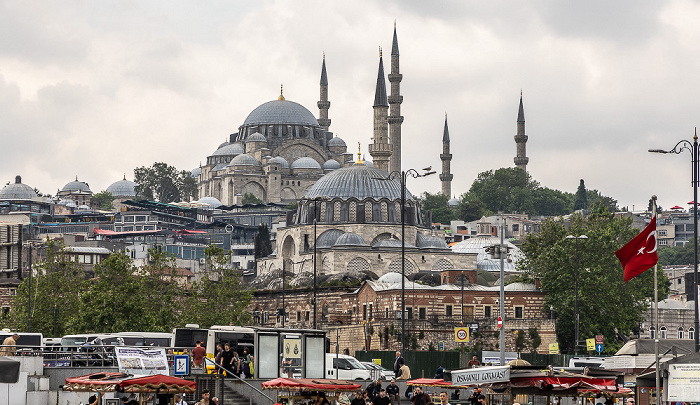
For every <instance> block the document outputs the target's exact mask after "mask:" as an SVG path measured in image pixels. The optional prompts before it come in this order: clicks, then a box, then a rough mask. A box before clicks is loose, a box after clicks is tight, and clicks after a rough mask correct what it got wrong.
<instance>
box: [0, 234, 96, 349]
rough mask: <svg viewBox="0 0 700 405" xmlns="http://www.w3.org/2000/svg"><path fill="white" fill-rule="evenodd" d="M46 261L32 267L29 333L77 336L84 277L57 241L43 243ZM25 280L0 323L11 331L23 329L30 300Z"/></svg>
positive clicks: (78, 266) (27, 283) (27, 284)
mask: <svg viewBox="0 0 700 405" xmlns="http://www.w3.org/2000/svg"><path fill="white" fill-rule="evenodd" d="M45 252H46V258H45V259H44V260H43V261H41V262H40V263H38V264H36V265H34V266H33V268H34V275H33V276H32V278H31V304H32V307H31V331H32V332H40V333H42V334H44V336H54V329H55V331H56V333H55V335H56V336H63V335H66V334H71V333H77V332H79V329H78V328H77V326H76V321H77V319H76V315H77V313H78V311H79V310H80V298H79V297H80V294H81V293H82V292H83V289H84V287H85V284H86V281H85V275H84V273H83V271H82V269H81V268H80V265H78V264H77V263H76V262H75V261H74V260H71V258H70V256H68V255H66V254H65V252H66V250H65V246H64V245H63V243H61V242H60V241H52V240H48V239H47V242H46V250H45ZM29 283H30V279H29V278H28V277H27V278H25V279H24V281H22V284H20V285H19V287H18V288H17V291H16V295H14V296H13V297H12V302H11V305H10V308H11V310H10V312H9V313H8V314H7V315H6V316H5V317H4V319H3V320H2V324H3V325H4V326H5V327H8V328H10V329H12V330H26V326H27V309H28V308H27V306H28V305H27V304H28V301H29Z"/></svg>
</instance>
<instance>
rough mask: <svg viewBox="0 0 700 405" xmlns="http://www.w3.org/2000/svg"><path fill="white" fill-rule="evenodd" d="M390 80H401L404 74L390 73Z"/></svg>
mask: <svg viewBox="0 0 700 405" xmlns="http://www.w3.org/2000/svg"><path fill="white" fill-rule="evenodd" d="M388 76H389V81H390V82H392V83H393V82H400V81H401V79H403V75H402V74H401V73H389V75H388Z"/></svg>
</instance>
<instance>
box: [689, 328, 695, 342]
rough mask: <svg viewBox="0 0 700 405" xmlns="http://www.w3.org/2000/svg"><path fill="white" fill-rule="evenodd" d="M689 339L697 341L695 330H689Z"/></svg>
mask: <svg viewBox="0 0 700 405" xmlns="http://www.w3.org/2000/svg"><path fill="white" fill-rule="evenodd" d="M688 339H690V340H695V328H688Z"/></svg>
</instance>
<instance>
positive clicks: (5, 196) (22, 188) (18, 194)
mask: <svg viewBox="0 0 700 405" xmlns="http://www.w3.org/2000/svg"><path fill="white" fill-rule="evenodd" d="M36 197H37V196H36V193H35V192H34V189H33V188H31V187H29V186H28V185H26V184H22V177H20V176H16V177H15V182H14V183H12V184H8V185H6V186H5V187H3V188H2V190H0V200H31V199H34V198H36Z"/></svg>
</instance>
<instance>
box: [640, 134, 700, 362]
mask: <svg viewBox="0 0 700 405" xmlns="http://www.w3.org/2000/svg"><path fill="white" fill-rule="evenodd" d="M684 150H687V151H688V152H690V163H691V170H690V172H691V182H692V183H693V259H694V260H693V295H694V296H695V336H694V338H695V352H698V351H700V336H699V335H698V332H700V304H699V303H698V130H697V128H696V129H695V135H694V136H693V142H690V141H687V140H685V139H684V140H682V141H680V142H678V143H677V144H676V146H674V147H673V149H671V150H663V149H649V152H651V153H675V154H677V155H679V154H680V153H681V152H683V151H684ZM657 333H658V332H657Z"/></svg>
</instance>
